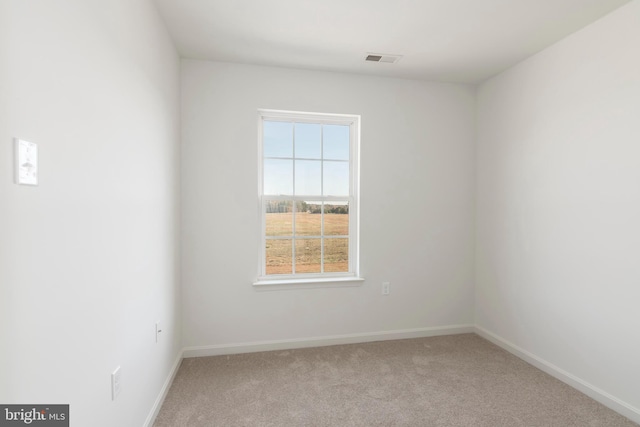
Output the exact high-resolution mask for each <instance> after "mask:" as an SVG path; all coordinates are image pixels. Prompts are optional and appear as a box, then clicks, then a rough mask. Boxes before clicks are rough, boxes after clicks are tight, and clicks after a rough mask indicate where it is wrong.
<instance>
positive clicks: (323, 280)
mask: <svg viewBox="0 0 640 427" xmlns="http://www.w3.org/2000/svg"><path fill="white" fill-rule="evenodd" d="M264 120H268V121H287V122H296V123H317V122H318V121H322V123H323V124H337V125H349V127H350V136H349V137H350V141H351V144H350V153H349V155H350V160H349V165H350V169H349V171H350V177H351V182H350V189H349V192H350V195H349V196H348V197H337V198H330V197H325V198H324V199H325V200H327V201H330V200H331V199H333V200H345V199H346V200H348V201H349V202H350V203H349V235H348V238H349V272H346V273H297V274H286V275H285V274H278V275H267V274H266V260H265V256H266V250H265V247H266V240H267V239H266V229H265V199H266V198H267V197H265V195H264V182H263V181H264V176H263V162H264V158H263V141H262V137H263V129H262V123H263V121H264ZM359 170H360V116H359V115H347V114H327V113H307V112H297V111H282V110H267V109H259V110H258V195H259V197H258V206H259V209H260V215H259V217H260V256H259V261H258V262H259V265H258V271H259V274H258V277H257V280H256V281H255V282H254V283H253V285H254V286H255V287H257V288H258V287H260V288H262V289H265V287H266V286H271V287H273V288H288V287H290V286H292V285H294V286H296V287H297V288H309V287H319V286H321V287H335V286H358V285H360V284H361V283H362V282H363V281H364V279H363V278H362V277H360V271H359V269H360V209H359V208H360V174H359ZM294 179H295V176H294ZM278 198H282V199H286V200H293V201H297V200H305V201H306V200H310V199H317V195H311V196H268V199H269V200H273V199H278ZM294 262H295V257H294Z"/></svg>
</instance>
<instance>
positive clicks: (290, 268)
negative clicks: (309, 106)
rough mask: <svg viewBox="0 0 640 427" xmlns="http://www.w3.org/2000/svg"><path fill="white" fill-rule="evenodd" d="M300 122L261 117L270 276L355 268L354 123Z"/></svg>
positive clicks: (266, 270)
mask: <svg viewBox="0 0 640 427" xmlns="http://www.w3.org/2000/svg"><path fill="white" fill-rule="evenodd" d="M305 114H306V113H305ZM297 120H300V118H298V119H297ZM297 120H291V121H290V120H287V118H280V119H276V120H266V119H265V120H263V121H262V182H261V183H262V203H263V205H262V206H263V211H262V215H263V221H264V230H265V233H264V235H263V239H264V240H263V241H264V246H263V247H264V251H265V252H264V264H263V268H264V270H263V272H264V275H296V274H323V273H349V272H350V268H349V267H350V263H349V249H350V236H351V235H350V230H349V226H350V220H349V210H350V207H353V209H354V212H355V211H356V208H357V207H356V206H355V205H354V206H351V205H350V204H351V203H353V202H354V200H353V197H352V188H353V187H352V181H351V166H352V165H351V147H352V146H351V126H350V124H348V123H346V124H343V123H341V122H340V121H337V120H336V119H331V120H329V119H327V118H326V117H325V116H322V117H320V116H314V115H313V114H311V113H310V114H309V117H306V116H305V117H303V118H302V121H297Z"/></svg>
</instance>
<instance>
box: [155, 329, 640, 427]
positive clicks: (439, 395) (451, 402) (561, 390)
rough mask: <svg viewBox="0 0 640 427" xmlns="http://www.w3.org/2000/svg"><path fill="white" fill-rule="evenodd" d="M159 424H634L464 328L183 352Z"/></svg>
mask: <svg viewBox="0 0 640 427" xmlns="http://www.w3.org/2000/svg"><path fill="white" fill-rule="evenodd" d="M154 425H155V426H156V427H163V426H189V427H191V426H278V427H282V426H491V427H496V426H545V427H551V426H558V427H568V426H580V427H583V426H591V427H594V426H608V427H609V426H637V424H635V423H633V422H631V421H630V420H628V419H627V418H624V417H623V416H621V415H619V414H617V413H615V412H613V411H611V410H609V409H608V408H606V407H605V406H603V405H601V404H599V403H597V402H596V401H594V400H592V399H590V398H589V397H587V396H585V395H584V394H582V393H580V392H578V391H576V390H575V389H573V388H571V387H569V386H568V385H566V384H564V383H562V382H560V381H558V380H556V379H554V378H553V377H551V376H549V375H547V374H545V373H544V372H542V371H540V370H538V369H536V368H534V367H533V366H531V365H529V364H527V363H526V362H524V361H522V360H520V359H518V358H516V357H515V356H513V355H511V354H509V353H507V352H506V351H504V350H502V349H500V348H499V347H497V346H495V345H493V344H491V343H490V342H488V341H486V340H484V339H483V338H480V337H479V336H477V335H474V334H464V335H452V336H445V337H432V338H420V339H411V340H399V341H384V342H375V343H366V344H353V345H340V346H332V347H320V348H312V349H299V350H288V351H273V352H263V353H252V354H240V355H233V356H217V357H203V358H195V359H185V360H184V361H183V362H182V365H181V366H180V369H179V371H178V373H177V375H176V378H175V380H174V382H173V385H172V386H171V389H170V391H169V394H168V396H167V398H166V400H165V402H164V405H163V406H162V409H161V410H160V413H159V415H158V418H157V419H156V423H155V424H154Z"/></svg>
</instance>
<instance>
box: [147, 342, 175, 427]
mask: <svg viewBox="0 0 640 427" xmlns="http://www.w3.org/2000/svg"><path fill="white" fill-rule="evenodd" d="M182 354H183V352H182V351H180V352H179V353H178V356H177V357H176V360H175V362H173V366H172V367H171V371H169V375H168V376H167V379H166V380H165V382H164V384H163V385H162V388H161V389H160V393H159V394H158V397H157V398H156V401H155V402H154V404H153V406H152V407H151V411H150V412H149V415H148V416H147V419H146V420H145V422H144V424H143V426H144V427H151V426H152V425H153V423H154V422H155V420H156V417H157V416H158V413H159V412H160V408H161V407H162V404H163V403H164V399H165V397H167V393H168V392H169V388H171V384H172V383H173V379H174V378H175V376H176V374H177V373H178V368H179V367H180V362H182V359H183V358H184V357H183V356H182Z"/></svg>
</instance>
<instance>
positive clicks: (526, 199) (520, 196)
mask: <svg viewBox="0 0 640 427" xmlns="http://www.w3.org/2000/svg"><path fill="white" fill-rule="evenodd" d="M638 46H640V1H637V0H636V1H633V2H631V3H629V4H628V5H626V6H623V7H622V8H620V9H618V10H616V11H615V12H613V13H612V14H610V15H608V16H607V17H605V18H603V19H601V20H600V21H597V22H596V23H594V24H592V25H590V26H588V27H586V28H584V29H583V30H581V31H579V32H577V33H575V34H573V35H572V36H570V37H568V38H566V39H565V40H563V41H561V42H560V43H558V44H556V45H554V46H552V47H551V48H549V49H547V50H545V51H543V52H541V53H539V54H538V55H536V56H534V57H532V58H530V59H528V60H526V61H524V62H523V63H521V64H519V65H518V66H516V67H514V68H512V69H510V70H508V71H506V72H504V73H502V74H501V75H499V76H497V77H495V78H493V79H491V80H489V81H488V82H486V83H484V84H483V85H481V86H480V88H479V91H478V148H477V150H478V184H477V186H478V187H477V204H478V205H477V209H478V216H477V285H476V286H477V287H476V297H477V305H476V321H477V324H478V325H479V326H480V327H482V328H485V329H486V330H487V331H489V332H491V333H493V334H495V335H496V336H498V337H500V338H502V339H504V340H506V341H508V342H511V343H512V344H514V345H516V346H518V347H520V348H522V349H523V350H525V351H528V352H530V353H531V354H533V355H535V356H537V357H539V358H540V359H542V360H545V361H546V362H548V363H549V364H551V365H555V367H557V368H560V369H562V370H565V371H566V372H568V373H569V374H571V375H573V376H576V377H578V378H580V379H581V380H583V381H584V382H586V383H588V384H589V385H590V386H591V387H592V388H597V389H600V391H603V392H605V393H609V394H610V395H613V396H615V398H617V399H619V400H621V401H622V403H621V405H622V406H625V405H626V406H627V407H628V408H627V409H629V411H626V412H625V414H626V415H628V416H633V417H634V418H635V419H636V420H640V409H638V408H640V393H639V390H640V389H639V386H638V379H640V332H639V329H638V328H639V327H640V310H639V308H638V302H639V301H640V285H639V284H640V261H639V258H638V254H639V252H638V251H639V248H640V220H639V219H640V120H639V118H640V49H639V48H638ZM614 400H615V399H614ZM633 407H635V409H634V408H633ZM618 409H620V408H618ZM634 411H635V415H633V413H634Z"/></svg>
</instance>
